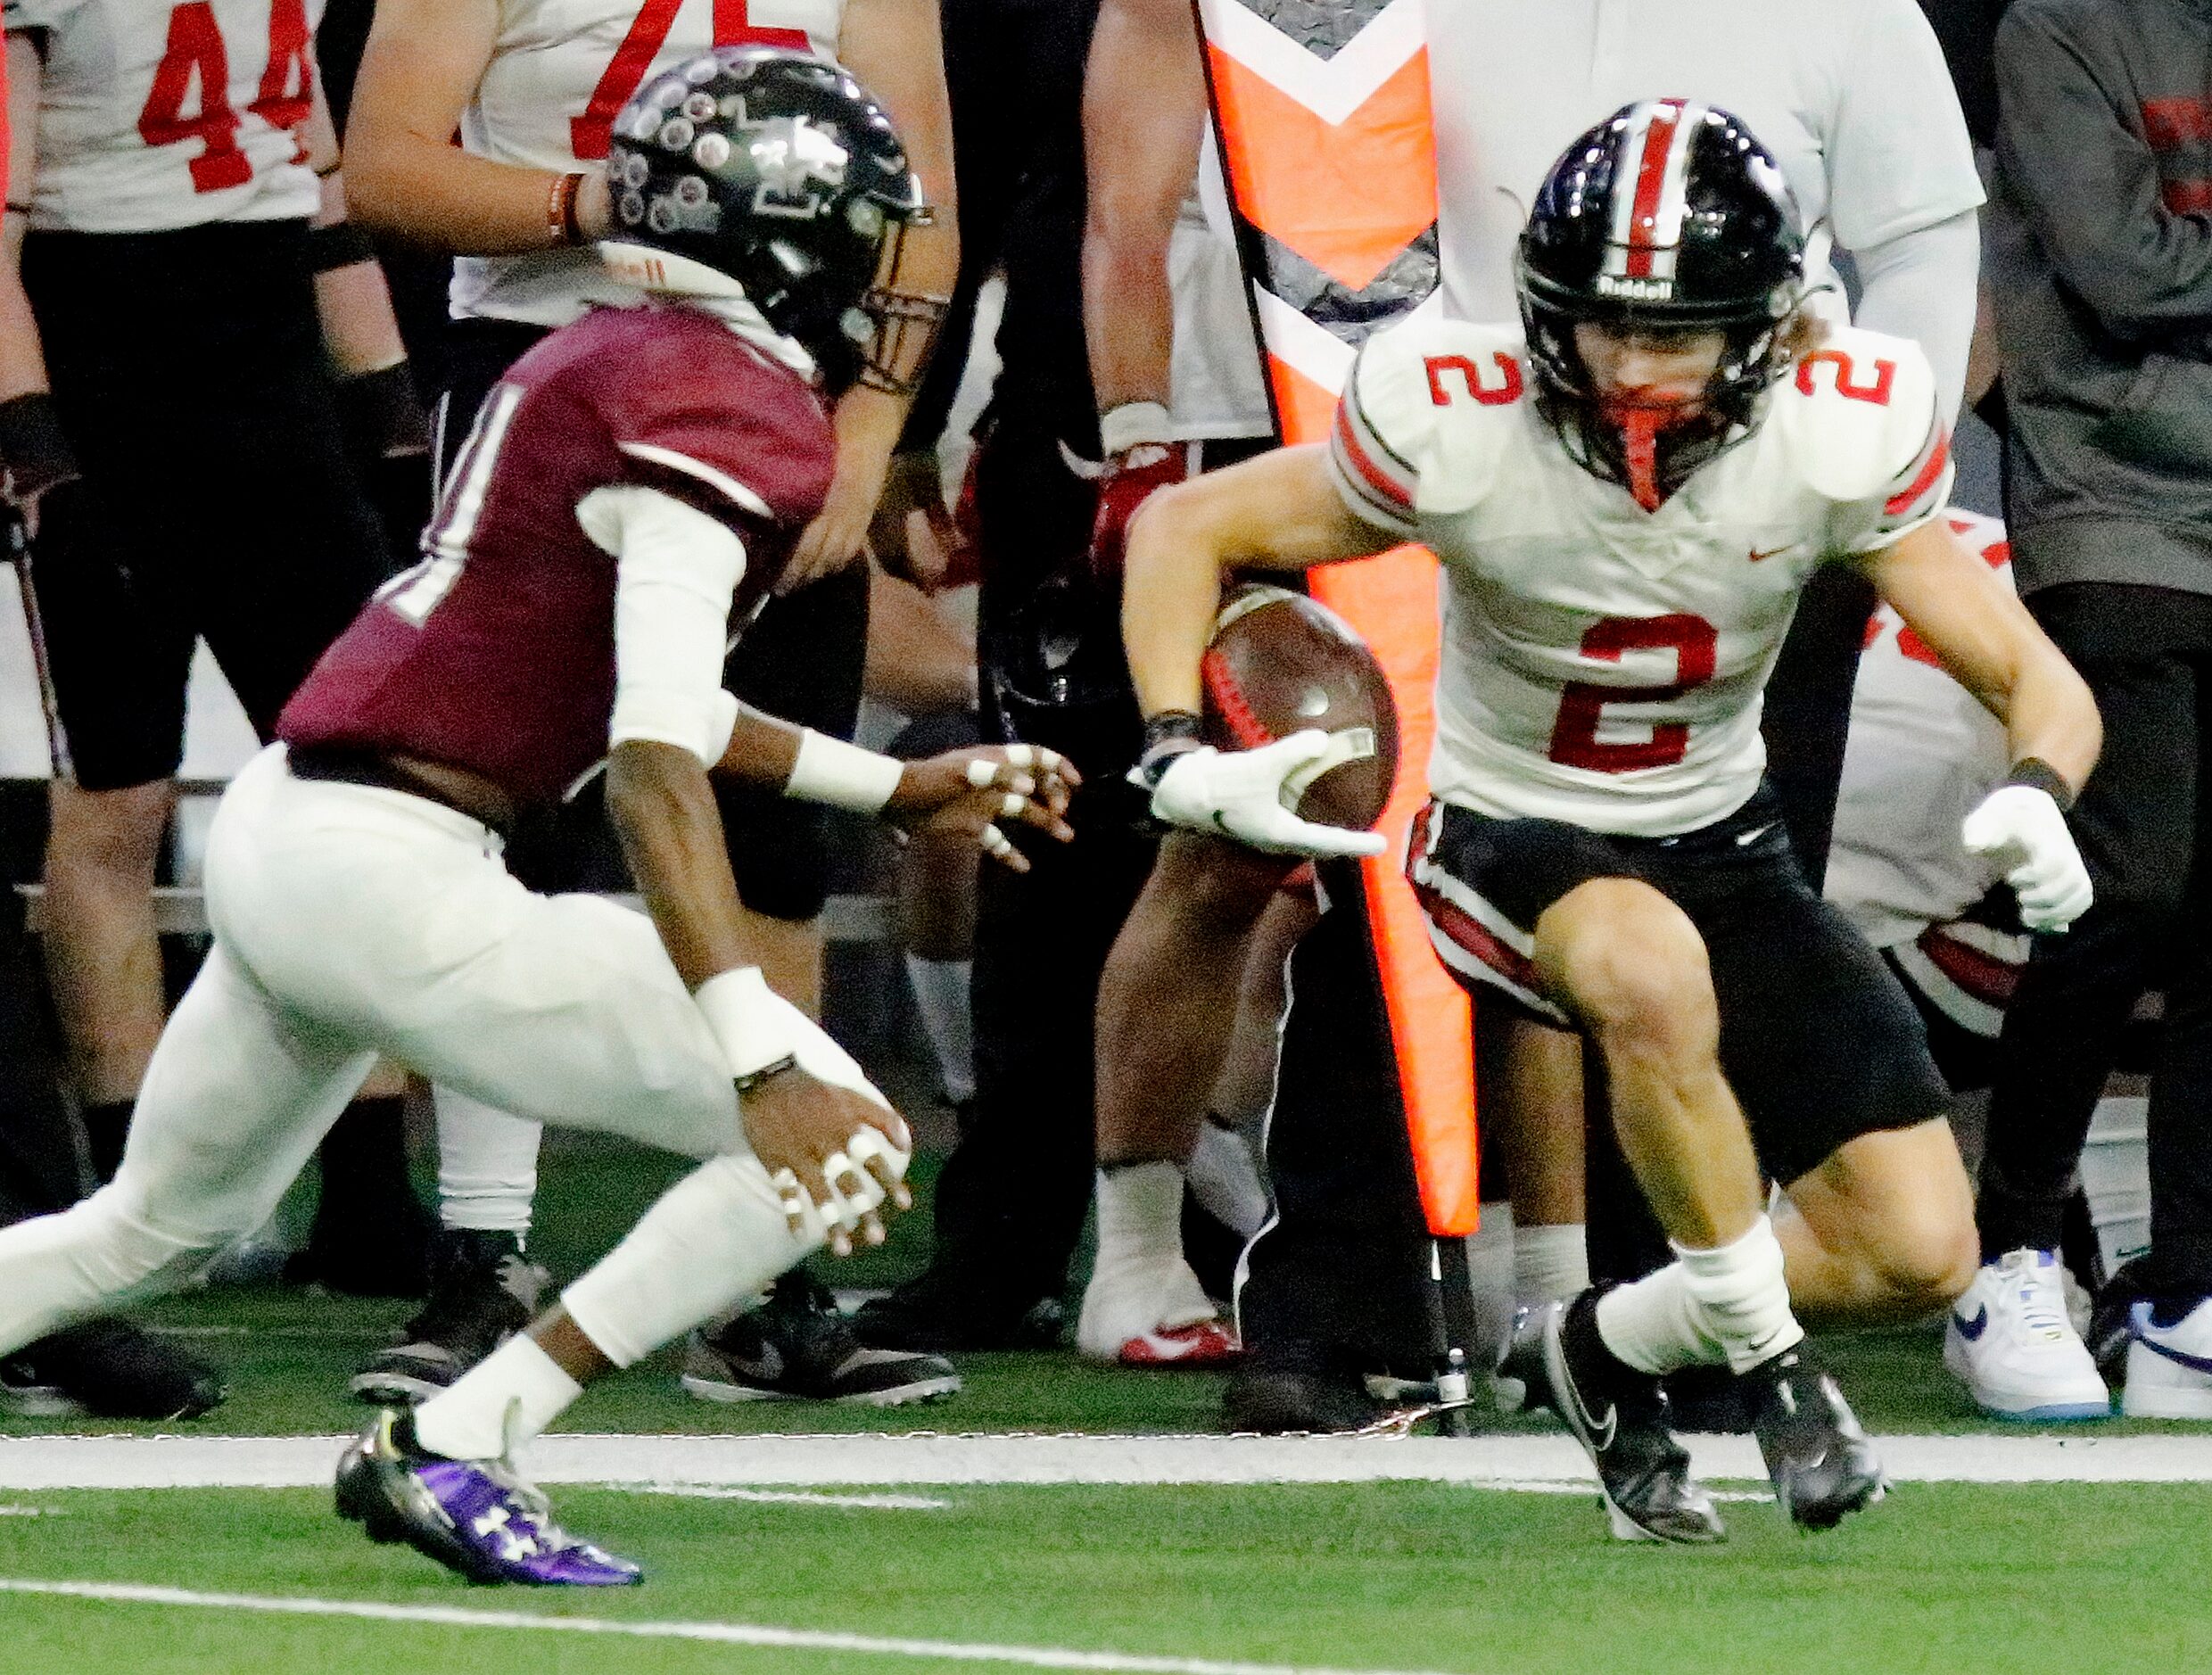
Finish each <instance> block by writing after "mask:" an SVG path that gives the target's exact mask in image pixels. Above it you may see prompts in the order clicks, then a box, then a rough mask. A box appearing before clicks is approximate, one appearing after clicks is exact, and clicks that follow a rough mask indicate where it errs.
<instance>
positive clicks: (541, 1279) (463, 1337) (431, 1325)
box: [351, 1228, 552, 1407]
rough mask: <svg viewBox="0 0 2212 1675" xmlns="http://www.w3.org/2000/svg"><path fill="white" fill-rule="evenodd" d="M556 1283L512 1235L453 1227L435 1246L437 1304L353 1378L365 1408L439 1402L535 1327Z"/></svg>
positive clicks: (426, 1307)
mask: <svg viewBox="0 0 2212 1675" xmlns="http://www.w3.org/2000/svg"><path fill="white" fill-rule="evenodd" d="M551 1277H552V1276H551V1275H549V1274H548V1273H547V1272H546V1271H545V1269H544V1268H542V1267H540V1266H539V1265H538V1264H536V1263H535V1262H532V1261H531V1260H530V1259H529V1258H527V1257H525V1256H524V1255H523V1247H522V1241H521V1240H520V1239H518V1238H517V1237H516V1235H515V1234H511V1233H478V1232H475V1231H474V1230H472V1229H468V1228H450V1229H447V1230H444V1231H442V1232H441V1233H439V1234H438V1235H437V1237H436V1238H435V1239H433V1241H432V1242H431V1247H430V1298H429V1300H428V1301H427V1302H425V1304H424V1305H423V1307H422V1311H421V1312H420V1313H419V1314H417V1316H415V1318H414V1319H412V1320H410V1321H409V1322H408V1323H407V1324H406V1325H405V1326H403V1327H402V1328H400V1336H401V1338H402V1339H403V1341H402V1342H400V1343H398V1344H396V1345H394V1346H393V1347H392V1348H391V1349H386V1350H384V1351H383V1352H382V1353H381V1354H379V1355H376V1356H375V1357H371V1359H370V1360H369V1361H368V1363H367V1365H366V1366H363V1367H362V1368H361V1370H360V1371H359V1373H357V1374H354V1375H353V1382H352V1385H351V1388H352V1390H353V1393H354V1395H355V1396H357V1397H359V1399H361V1400H363V1401H365V1402H374V1403H376V1404H377V1405H378V1406H384V1407H388V1406H393V1405H398V1406H406V1405H408V1404H409V1403H413V1402H418V1401H423V1400H425V1399H428V1398H430V1397H432V1396H435V1395H436V1394H437V1393H438V1392H439V1391H440V1390H443V1389H445V1388H446V1387H447V1386H448V1385H450V1384H451V1383H452V1382H453V1381H454V1380H456V1379H458V1377H460V1375H461V1374H464V1373H466V1372H467V1371H468V1369H469V1368H470V1367H472V1366H475V1365H476V1363H477V1362H479V1361H481V1360H483V1358H484V1357H486V1356H487V1355H490V1354H491V1352H492V1350H494V1349H498V1348H499V1346H500V1345H501V1344H502V1343H505V1342H506V1341H508V1339H509V1338H511V1337H513V1336H514V1335H515V1334H516V1333H518V1332H520V1331H521V1330H522V1329H523V1328H524V1326H526V1325H528V1324H530V1321H531V1317H532V1316H533V1315H535V1314H536V1313H537V1310H538V1293H539V1292H540V1291H541V1290H543V1289H544V1287H545V1284H546V1282H547V1281H548V1280H549V1279H550V1278H551Z"/></svg>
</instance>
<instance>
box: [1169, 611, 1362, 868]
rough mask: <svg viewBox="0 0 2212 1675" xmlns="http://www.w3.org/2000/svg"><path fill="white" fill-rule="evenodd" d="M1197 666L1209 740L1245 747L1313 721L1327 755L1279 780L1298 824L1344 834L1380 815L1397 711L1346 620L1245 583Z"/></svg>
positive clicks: (1219, 619) (1219, 744) (1221, 745)
mask: <svg viewBox="0 0 2212 1675" xmlns="http://www.w3.org/2000/svg"><path fill="white" fill-rule="evenodd" d="M1202 666H1203V672H1204V676H1205V684H1206V714H1205V736H1206V742H1207V743H1208V744H1209V745H1212V746H1214V747H1217V748H1218V749H1222V750H1250V749H1253V748H1255V747H1258V746H1260V745H1265V744H1268V743H1270V742H1272V741H1273V740H1275V739H1277V738H1288V737H1289V736H1290V735H1291V734H1292V733H1295V732H1302V731H1304V730H1306V729H1308V728H1313V727H1317V728H1319V729H1320V730H1322V731H1324V732H1325V733H1327V734H1328V735H1329V740H1330V750H1329V754H1328V755H1325V756H1323V757H1321V758H1320V759H1319V760H1318V761H1316V762H1315V763H1311V764H1310V765H1308V767H1307V768H1305V769H1303V770H1301V771H1300V772H1299V773H1298V774H1297V775H1296V776H1294V777H1293V778H1292V780H1290V781H1288V782H1287V783H1286V784H1285V785H1284V787H1283V801H1284V802H1285V803H1286V804H1289V806H1290V808H1291V810H1292V813H1295V814H1297V815H1298V816H1299V818H1300V819H1301V820H1309V821H1314V822H1316V824H1319V825H1324V826H1341V827H1343V828H1345V829H1348V830H1352V831H1365V830H1366V829H1368V828H1369V827H1371V826H1373V825H1374V823H1375V821H1378V820H1380V819H1381V818H1382V809H1383V805H1384V804H1387V803H1388V802H1389V801H1390V798H1391V783H1392V782H1393V781H1394V780H1396V779H1397V777H1398V708H1397V705H1395V704H1393V703H1392V702H1391V687H1390V682H1389V681H1388V680H1386V679H1385V678H1384V676H1383V673H1382V664H1379V663H1377V662H1376V661H1375V657H1374V652H1373V651H1371V650H1369V649H1368V647H1367V642H1366V640H1364V639H1360V637H1359V636H1358V634H1357V633H1355V632H1354V631H1353V630H1352V626H1351V624H1350V623H1347V622H1346V621H1345V620H1344V619H1343V618H1342V617H1341V616H1339V615H1337V614H1336V613H1335V612H1333V611H1332V610H1330V609H1329V608H1328V607H1327V606H1324V605H1320V604H1316V602H1315V601H1314V600H1312V599H1309V598H1306V597H1305V595H1303V594H1300V593H1292V592H1290V591H1289V590H1286V589H1283V588H1275V587H1266V586H1261V585H1257V584H1247V585H1245V586H1243V587H1241V588H1239V589H1238V590H1236V591H1235V592H1234V594H1233V595H1231V596H1230V598H1228V600H1227V601H1226V603H1225V604H1224V605H1223V606H1222V609H1221V615H1219V616H1218V617H1217V618H1216V619H1215V622H1214V636H1213V640H1212V643H1211V644H1209V646H1208V647H1207V648H1206V658H1205V663H1204V664H1203V665H1202ZM1292 799H1295V800H1294V801H1293V800H1292Z"/></svg>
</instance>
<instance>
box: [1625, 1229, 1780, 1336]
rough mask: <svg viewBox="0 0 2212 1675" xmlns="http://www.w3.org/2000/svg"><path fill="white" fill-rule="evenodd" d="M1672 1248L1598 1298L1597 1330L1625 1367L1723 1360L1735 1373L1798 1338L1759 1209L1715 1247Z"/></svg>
mask: <svg viewBox="0 0 2212 1675" xmlns="http://www.w3.org/2000/svg"><path fill="white" fill-rule="evenodd" d="M1674 1251H1675V1255H1676V1257H1677V1258H1679V1259H1678V1260H1676V1261H1673V1262H1671V1263H1669V1264H1668V1265H1667V1266H1666V1267H1663V1268H1661V1269H1660V1270H1659V1272H1658V1273H1656V1274H1654V1275H1648V1276H1647V1277H1646V1278H1644V1279H1640V1280H1638V1281H1637V1282H1636V1283H1634V1284H1632V1285H1622V1286H1619V1287H1617V1288H1615V1289H1614V1290H1613V1291H1607V1292H1606V1293H1605V1295H1604V1296H1603V1297H1601V1298H1599V1299H1598V1300H1597V1335H1598V1336H1599V1337H1601V1338H1603V1339H1604V1340H1605V1347H1606V1348H1607V1349H1611V1350H1612V1351H1613V1352H1614V1354H1615V1355H1617V1356H1619V1357H1621V1358H1622V1360H1623V1361H1626V1362H1627V1363H1628V1364H1629V1365H1630V1366H1633V1367H1638V1368H1640V1369H1641V1370H1642V1371H1644V1372H1647V1373H1671V1372H1673V1371H1674V1369H1675V1368H1677V1367H1680V1366H1712V1365H1713V1364H1715V1363H1718V1362H1721V1361H1725V1362H1727V1363H1728V1365H1729V1368H1730V1369H1731V1370H1732V1371H1735V1372H1737V1373H1742V1372H1746V1371H1748V1370H1749V1369H1750V1368H1752V1367H1754V1366H1758V1365H1759V1363H1760V1362H1762V1361H1764V1360H1768V1359H1770V1357H1774V1356H1776V1355H1779V1354H1780V1353H1781V1352H1782V1351H1783V1350H1784V1349H1788V1348H1789V1347H1790V1346H1791V1345H1793V1344H1795V1343H1797V1342H1798V1341H1801V1340H1802V1339H1803V1337H1804V1335H1805V1333H1804V1328H1803V1327H1802V1326H1800V1325H1799V1324H1797V1320H1796V1317H1795V1316H1794V1315H1792V1314H1791V1313H1790V1312H1789V1284H1788V1282H1787V1280H1785V1279H1784V1278H1783V1276H1782V1246H1781V1242H1779V1240H1777V1239H1776V1238H1775V1236H1774V1228H1773V1225H1772V1224H1770V1222H1769V1221H1768V1220H1767V1218H1766V1217H1764V1216H1762V1217H1759V1219H1758V1220H1757V1221H1756V1222H1755V1223H1754V1224H1753V1225H1752V1228H1751V1230H1750V1232H1748V1233H1746V1234H1743V1236H1742V1237H1740V1238H1738V1239H1737V1240H1735V1241H1734V1242H1732V1243H1729V1244H1724V1245H1722V1246H1721V1247H1720V1248H1719V1249H1718V1250H1686V1249H1684V1248H1683V1247H1682V1246H1680V1245H1679V1244H1678V1245H1676V1246H1675V1247H1674Z"/></svg>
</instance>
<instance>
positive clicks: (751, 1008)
mask: <svg viewBox="0 0 2212 1675" xmlns="http://www.w3.org/2000/svg"><path fill="white" fill-rule="evenodd" d="M691 998H692V1000H694V1001H695V1002H697V1004H698V1009H699V1011H701V1012H702V1013H704V1014H705V1015H706V1027H707V1028H709V1029H711V1030H712V1031H714V1041H715V1044H717V1045H719V1046H720V1047H721V1048H722V1058H723V1060H725V1061H726V1062H727V1063H728V1064H729V1066H730V1076H731V1077H747V1076H751V1075H753V1074H754V1073H755V1072H756V1071H759V1070H764V1069H767V1068H768V1067H769V1066H770V1065H772V1064H776V1063H779V1062H780V1061H781V1060H785V1059H788V1058H789V1057H791V1055H792V1052H793V1051H794V1050H795V1048H796V1046H797V1043H796V1041H794V1040H793V1039H792V1033H791V1030H790V1028H789V1027H788V1024H787V1022H786V1018H787V1014H786V1012H785V1009H784V1008H783V1007H781V1006H779V1005H778V1004H776V996H775V995H774V994H772V993H771V992H770V990H769V987H768V979H767V978H764V977H763V976H762V975H761V969H760V967H758V966H756V965H741V966H739V967H737V968H736V969H735V970H730V971H718V972H716V973H715V974H714V976H713V977H711V978H707V979H706V982H704V983H702V984H700V985H699V986H698V987H697V989H696V990H694V991H693V993H692V995H691Z"/></svg>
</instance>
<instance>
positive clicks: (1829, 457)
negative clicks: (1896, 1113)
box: [1330, 317, 1952, 837]
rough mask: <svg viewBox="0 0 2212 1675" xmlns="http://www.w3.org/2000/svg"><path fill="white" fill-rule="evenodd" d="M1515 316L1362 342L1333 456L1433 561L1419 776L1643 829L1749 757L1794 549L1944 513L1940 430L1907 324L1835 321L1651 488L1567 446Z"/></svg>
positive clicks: (1519, 807) (1699, 798)
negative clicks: (1432, 721)
mask: <svg viewBox="0 0 2212 1675" xmlns="http://www.w3.org/2000/svg"><path fill="white" fill-rule="evenodd" d="M1525 355H1526V351H1525V349H1524V347H1523V343H1522V341H1521V336H1520V334H1519V333H1518V332H1517V331H1515V330H1510V329H1507V328H1506V327H1502V326H1470V325H1464V324H1461V323H1459V322H1457V321H1450V320H1443V319H1438V318H1418V317H1416V318H1413V319H1410V320H1408V321H1407V322H1406V323H1404V324H1403V325H1400V326H1396V327H1393V328H1392V329H1391V330H1389V331H1386V332H1383V333H1381V334H1378V335H1376V336H1374V337H1373V338H1371V339H1369V340H1368V342H1367V344H1366V347H1365V348H1364V349H1362V350H1361V351H1360V354H1359V358H1358V361H1357V362H1356V363H1355V364H1354V367H1353V369H1352V375H1351V377H1350V379H1349V381H1348V382H1347V384H1346V385H1345V392H1344V395H1343V398H1342V400H1341V401H1340V402H1339V404H1338V408H1337V417H1336V423H1335V425H1334V427H1333V431H1332V433H1331V437H1332V440H1331V446H1330V459H1331V463H1332V467H1333V474H1334V476H1335V478H1336V482H1337V487H1338V490H1339V491H1340V492H1341V494H1342V495H1343V497H1344V500H1345V502H1346V504H1347V505H1349V507H1351V508H1352V510H1353V511H1354V512H1356V513H1358V515H1359V516H1361V517H1362V518H1364V519H1366V521H1367V522H1369V523H1371V524H1374V525H1375V526H1376V527H1378V528H1380V529H1382V530H1385V531H1387V532H1391V533H1392V534H1397V535H1402V536H1404V537H1405V538H1407V540H1418V541H1420V542H1422V543H1423V544H1424V545H1425V546H1427V547H1428V548H1429V549H1431V550H1432V552H1434V553H1435V554H1436V556H1437V557H1438V558H1439V559H1440V560H1441V561H1442V564H1443V590H1444V600H1443V606H1444V609H1443V615H1444V643H1443V648H1442V654H1441V657H1440V664H1439V668H1438V674H1437V691H1436V711H1437V735H1436V747H1435V751H1434V754H1433V756H1432V760H1431V762H1430V764H1429V783H1430V788H1431V790H1432V792H1433V793H1434V795H1435V796H1439V797H1440V798H1442V799H1444V800H1445V801H1447V802H1451V803H1457V804H1463V805H1465V807H1468V808H1471V809H1473V810H1475V811H1476V812H1477V813H1483V814H1490V815H1494V816H1498V817H1501V818H1517V817H1535V818H1541V819H1547V820H1558V821H1570V822H1572V823H1573V824H1575V825H1578V826H1581V827H1584V828H1587V829H1590V830H1593V831H1604V832H1619V833H1624V834H1631V835H1635V836H1640V837H1663V836H1668V835H1671V834H1673V833H1677V832H1684V831H1690V830H1694V829H1696V828H1698V827H1701V826H1705V825H1709V824H1710V823H1712V822H1713V821H1716V820H1720V819H1721V818H1722V817H1724V816H1726V815H1727V814H1729V813H1733V812H1734V811H1735V810H1736V809H1737V807H1739V806H1741V804H1743V803H1744V802H1745V800H1746V798H1748V797H1749V796H1751V794H1752V792H1753V791H1754V790H1755V789H1756V788H1758V784H1759V778H1760V774H1761V773H1762V771H1763V770H1764V767H1765V765H1766V749H1765V746H1764V745H1763V743H1762V741H1761V739H1760V737H1759V710H1760V702H1761V693H1762V689H1763V688H1764V686H1765V684H1766V678H1767V672H1768V671H1769V670H1770V668H1771V667H1772V666H1773V663H1774V657H1775V654H1776V653H1777V652H1778V651H1779V649H1780V648H1781V644H1782V637H1783V635H1784V634H1785V633H1786V632H1787V631H1788V628H1789V623H1790V618H1791V616H1792V615H1793V614H1794V613H1795V610H1796V606H1797V596H1798V593H1799V591H1800V590H1802V589H1803V586H1804V583H1805V580H1806V578H1807V577H1808V576H1809V575H1811V573H1812V569H1813V567H1814V566H1815V565H1819V564H1820V563H1822V562H1823V561H1824V560H1827V559H1829V558H1836V557H1845V556H1847V555H1850V554H1854V553H1863V552H1871V551H1874V550H1876V549H1879V548H1882V547H1885V546H1886V545H1888V544H1889V543H1890V542H1891V541H1893V540H1896V539H1897V538H1898V537H1899V536H1900V535H1902V534H1904V533H1906V532H1909V531H1911V530H1912V529H1915V528H1917V527H1919V525H1920V524H1924V523H1926V522H1927V520H1928V519H1929V518H1931V517H1934V516H1936V515H1937V513H1938V512H1940V511H1941V509H1942V508H1943V506H1944V500H1945V499H1946V498H1947V497H1948V494H1949V491H1950V487H1951V476H1952V467H1951V446H1950V437H1949V434H1948V433H1947V432H1946V430H1945V428H1944V424H1943V421H1942V418H1941V417H1940V416H1939V414H1938V412H1937V409H1936V390H1935V378H1934V375H1933V374H1932V373H1931V372H1930V371H1929V370H1928V365H1927V358H1926V357H1925V356H1924V355H1922V354H1921V352H1920V351H1919V346H1918V345H1917V344H1914V343H1911V342H1905V341H1904V340H1902V339H1900V338H1892V337H1884V336H1881V335H1879V334H1875V333H1872V332H1861V331H1855V330H1852V329H1849V328H1845V329H1844V330H1842V331H1838V332H1836V333H1835V334H1833V335H1832V336H1831V338H1830V339H1829V341H1828V343H1827V345H1826V346H1825V347H1823V348H1822V349H1820V351H1818V352H1816V353H1814V354H1812V355H1810V356H1808V357H1807V358H1806V359H1805V360H1804V361H1803V363H1802V364H1801V365H1800V366H1799V367H1798V368H1797V371H1796V373H1795V375H1794V376H1791V377H1787V378H1785V379H1784V380H1782V381H1781V382H1780V383H1779V384H1777V385H1776V386H1775V388H1774V390H1773V392H1772V393H1771V394H1770V396H1769V397H1768V399H1767V401H1766V404H1765V406H1764V408H1763V412H1762V417H1761V420H1760V422H1759V423H1758V424H1757V425H1756V426H1755V427H1754V429H1753V431H1752V432H1751V433H1750V434H1749V435H1748V436H1746V437H1745V438H1744V439H1743V440H1742V441H1739V442H1738V443H1737V444H1736V445H1735V446H1734V447H1732V448H1730V449H1729V450H1727V451H1726V452H1724V453H1722V454H1721V455H1720V457H1719V458H1715V459H1714V460H1713V461H1712V462H1711V463H1710V464H1708V465H1706V466H1704V467H1703V468H1702V469H1700V470H1699V471H1697V472H1696V473H1695V474H1693V475H1692V476H1691V477H1690V478H1689V480H1688V482H1687V483H1684V484H1683V486H1682V487H1681V488H1680V489H1679V490H1677V491H1675V493H1674V494H1673V495H1672V496H1671V498H1670V499H1667V500H1666V501H1664V502H1663V504H1662V505H1661V506H1660V507H1659V508H1658V509H1657V510H1656V511H1653V512H1647V511H1645V510H1644V509H1643V508H1642V507H1639V506H1638V504H1637V502H1636V500H1635V499H1633V497H1631V496H1630V493H1629V491H1628V490H1627V489H1625V488H1623V487H1622V486H1620V485H1619V484H1617V483H1606V482H1603V481H1601V480H1599V479H1598V478H1597V477H1596V476H1594V475H1592V474H1590V473H1589V472H1588V471H1586V470H1584V469H1583V468H1582V467H1581V466H1578V465H1577V464H1575V462H1574V461H1573V459H1572V458H1570V457H1569V455H1568V453H1567V451H1566V450H1565V448H1564V446H1563V445H1562V444H1561V442H1560V441H1559V439H1558V437H1557V436H1556V434H1555V433H1553V431H1552V429H1551V427H1550V426H1549V425H1547V424H1546V423H1545V422H1544V421H1543V420H1542V419H1541V418H1540V417H1538V415H1537V411H1536V404H1535V401H1534V400H1533V396H1532V392H1531V390H1530V388H1529V383H1530V379H1531V374H1530V372H1529V371H1528V370H1527V368H1526V366H1525V364H1524V363H1525Z"/></svg>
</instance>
